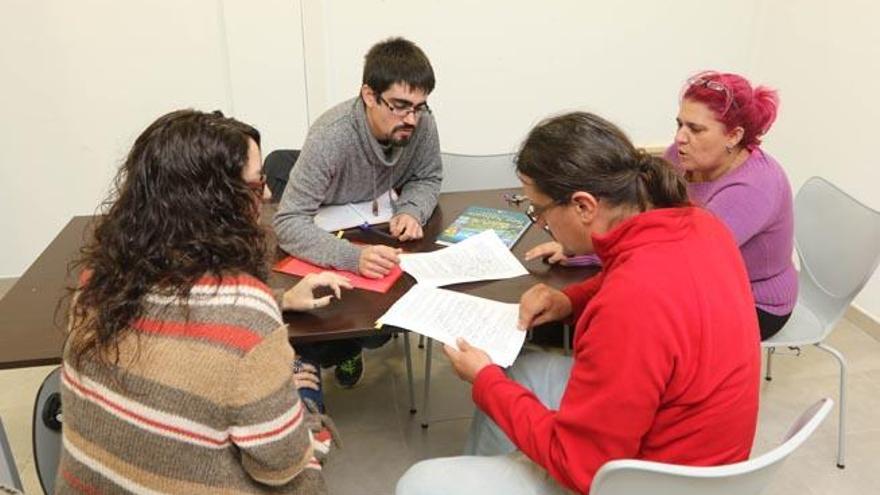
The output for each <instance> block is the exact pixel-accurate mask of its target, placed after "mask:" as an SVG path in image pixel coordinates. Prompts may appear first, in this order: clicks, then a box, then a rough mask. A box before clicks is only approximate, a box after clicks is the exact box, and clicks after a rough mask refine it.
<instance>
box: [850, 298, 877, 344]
mask: <svg viewBox="0 0 880 495" xmlns="http://www.w3.org/2000/svg"><path fill="white" fill-rule="evenodd" d="M843 317H844V318H846V319H847V320H849V321H850V322H851V323H852V324H853V325H855V326H857V327H859V328H861V329H862V330H864V331H865V333H867V334H868V335H870V336H871V337H874V338H875V339H877V340H880V321H877V320H876V319H874V317H873V316H871V315H870V314H868V313H867V312H865V311H864V310H863V309H862V308H859V307H858V306H856V305H850V307H849V308H847V310H846V313H845V314H844V315H843Z"/></svg>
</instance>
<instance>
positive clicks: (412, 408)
mask: <svg viewBox="0 0 880 495" xmlns="http://www.w3.org/2000/svg"><path fill="white" fill-rule="evenodd" d="M395 335H396V334H395ZM403 348H404V349H405V351H404V352H403V355H404V356H405V357H406V379H407V382H408V383H409V413H410V414H415V413H416V391H415V387H414V386H413V371H412V351H411V350H410V348H409V330H404V331H403Z"/></svg>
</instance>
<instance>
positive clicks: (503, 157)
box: [440, 153, 520, 192]
mask: <svg viewBox="0 0 880 495" xmlns="http://www.w3.org/2000/svg"><path fill="white" fill-rule="evenodd" d="M513 158H514V154H513V153H500V154H495V155H460V154H458V153H441V154H440V160H441V161H442V162H443V186H442V191H443V192H453V191H477V190H480V189H500V188H503V187H519V186H520V183H519V179H517V177H516V172H515V170H516V168H515V166H514V164H513Z"/></svg>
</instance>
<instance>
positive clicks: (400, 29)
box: [306, 0, 755, 154]
mask: <svg viewBox="0 0 880 495" xmlns="http://www.w3.org/2000/svg"><path fill="white" fill-rule="evenodd" d="M754 4H755V0H751V1H720V2H715V3H713V7H712V9H707V8H705V6H704V3H703V2H700V1H698V0H680V1H678V2H672V3H671V5H670V2H654V1H651V0H638V1H629V2H626V3H621V2H600V1H583V0H580V1H578V0H570V1H560V0H557V1H550V2H534V1H528V2H525V1H510V0H507V1H504V0H486V1H481V2H472V1H466V0H425V1H420V2H417V3H413V2H410V1H405V0H384V1H383V0H338V1H330V2H325V3H323V4H322V5H323V15H322V16H321V17H320V18H310V17H307V18H306V21H307V22H322V23H323V24H324V26H325V28H324V33H325V36H324V38H323V39H322V40H321V41H322V42H323V43H325V47H324V53H325V58H326V87H327V90H326V91H327V93H326V101H325V108H327V107H329V106H331V105H332V104H334V103H335V102H337V101H340V100H342V99H344V98H350V97H352V96H354V95H355V94H357V90H358V88H359V87H360V82H361V70H362V67H363V56H364V54H365V53H366V51H367V49H368V48H369V47H370V46H371V45H372V44H374V43H375V42H376V41H378V40H381V39H384V38H387V37H389V36H392V35H401V36H404V37H407V38H409V39H411V40H413V41H415V42H416V43H417V44H419V46H421V47H422V49H423V50H424V51H425V52H426V54H427V55H428V57H429V58H430V59H431V63H432V64H433V66H434V71H435V73H436V76H437V87H436V89H435V92H434V94H432V95H431V97H430V99H429V103H430V104H431V107H432V108H433V109H434V111H435V112H434V113H435V115H436V117H437V121H438V126H439V129H440V138H441V142H442V147H443V150H444V151H449V152H456V153H472V154H482V153H504V152H508V151H512V150H514V149H515V148H516V147H517V145H518V144H519V141H520V140H521V139H522V138H523V137H525V134H526V132H527V131H528V129H529V128H530V127H531V126H532V125H533V124H534V123H535V122H537V121H538V120H539V119H541V118H543V117H545V116H547V115H548V114H550V113H557V112H560V111H563V110H571V109H575V108H578V109H589V110H592V111H595V112H598V113H601V114H602V115H604V116H607V117H608V118H611V119H613V120H615V121H617V122H619V123H621V124H622V125H623V126H625V127H626V128H627V130H628V131H629V132H630V133H631V135H632V137H633V138H634V139H636V140H637V141H640V142H650V143H666V142H668V141H669V140H670V139H671V137H672V134H673V130H674V128H673V121H674V118H675V113H674V112H675V110H676V108H677V104H678V101H677V100H678V90H679V87H680V85H681V82H682V81H683V80H684V79H685V78H686V77H687V76H688V75H689V74H691V73H693V72H695V71H697V70H700V69H703V68H707V67H725V68H730V69H732V70H744V69H745V68H746V67H747V66H748V63H749V59H750V52H751V49H750V46H751V43H752V40H753V38H754V32H753V31H754V26H755V19H754V15H753V11H754V9H755V7H754ZM718 19H724V22H719V21H718ZM308 42H309V40H307V44H308Z"/></svg>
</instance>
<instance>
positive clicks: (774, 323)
mask: <svg viewBox="0 0 880 495" xmlns="http://www.w3.org/2000/svg"><path fill="white" fill-rule="evenodd" d="M755 309H756V310H757V311H758V326H759V327H760V328H761V340H767V339H769V338H770V337H772V336H774V335H776V334H777V333H779V331H780V330H782V327H783V326H785V322H787V321H788V319H789V318H790V317H791V313H788V314H787V315H774V314H773V313H768V312H766V311H764V310H762V309H760V308H755Z"/></svg>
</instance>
